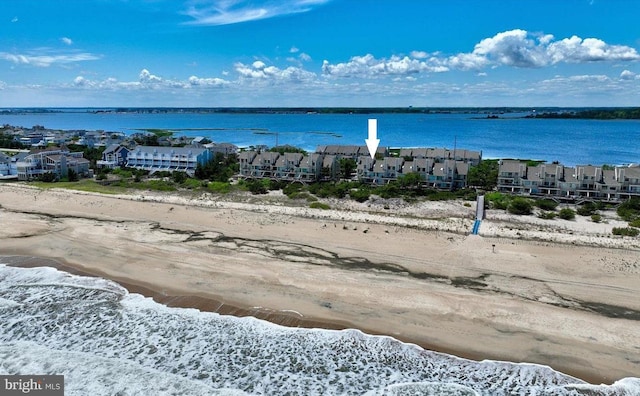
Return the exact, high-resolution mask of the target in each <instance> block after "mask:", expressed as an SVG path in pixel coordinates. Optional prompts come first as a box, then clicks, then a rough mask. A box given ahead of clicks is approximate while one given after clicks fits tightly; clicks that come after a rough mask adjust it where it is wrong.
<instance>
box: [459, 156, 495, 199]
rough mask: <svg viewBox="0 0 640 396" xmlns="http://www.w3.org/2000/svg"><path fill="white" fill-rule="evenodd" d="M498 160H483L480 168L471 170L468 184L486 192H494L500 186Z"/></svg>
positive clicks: (476, 167) (479, 165)
mask: <svg viewBox="0 0 640 396" xmlns="http://www.w3.org/2000/svg"><path fill="white" fill-rule="evenodd" d="M498 167H499V164H498V160H483V161H481V162H480V164H478V166H472V167H471V168H469V174H468V175H467V183H468V185H469V186H472V187H478V188H481V189H483V190H485V191H491V190H493V189H494V188H495V187H496V186H497V184H498Z"/></svg>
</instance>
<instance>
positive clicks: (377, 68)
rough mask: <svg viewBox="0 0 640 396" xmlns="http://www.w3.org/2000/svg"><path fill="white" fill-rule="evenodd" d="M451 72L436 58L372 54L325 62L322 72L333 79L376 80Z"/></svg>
mask: <svg viewBox="0 0 640 396" xmlns="http://www.w3.org/2000/svg"><path fill="white" fill-rule="evenodd" d="M447 70H449V69H448V68H447V67H446V66H444V65H442V64H441V63H440V61H439V60H438V59H436V58H431V59H429V60H427V61H423V60H418V59H415V58H410V57H408V56H405V57H400V56H397V55H393V56H391V57H390V58H389V59H385V58H381V59H377V58H375V57H374V56H373V55H371V54H366V55H364V56H354V57H352V58H351V59H350V60H349V61H348V62H343V63H337V64H331V63H330V62H329V61H327V60H325V61H324V62H323V63H322V72H323V73H324V75H326V76H332V77H361V78H374V77H380V76H388V75H408V74H415V73H420V72H433V73H438V72H444V71H447Z"/></svg>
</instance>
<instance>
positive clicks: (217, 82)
mask: <svg viewBox="0 0 640 396" xmlns="http://www.w3.org/2000/svg"><path fill="white" fill-rule="evenodd" d="M189 84H191V85H192V86H198V87H221V86H223V85H225V84H228V82H227V81H225V80H223V79H222V78H200V77H197V76H191V77H189Z"/></svg>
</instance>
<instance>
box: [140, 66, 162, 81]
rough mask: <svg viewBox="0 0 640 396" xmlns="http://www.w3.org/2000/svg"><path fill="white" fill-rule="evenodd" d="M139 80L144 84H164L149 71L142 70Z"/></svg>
mask: <svg viewBox="0 0 640 396" xmlns="http://www.w3.org/2000/svg"><path fill="white" fill-rule="evenodd" d="M138 80H140V82H141V83H143V84H155V83H161V82H162V78H161V77H158V76H156V75H155V74H151V73H150V72H149V70H147V69H142V70H141V71H140V74H139V75H138Z"/></svg>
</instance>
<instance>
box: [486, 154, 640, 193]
mask: <svg viewBox="0 0 640 396" xmlns="http://www.w3.org/2000/svg"><path fill="white" fill-rule="evenodd" d="M498 190H499V191H502V192H509V193H515V194H530V195H544V196H550V197H558V198H571V199H575V198H594V199H603V200H612V201H616V200H622V199H628V198H630V197H633V196H640V167H639V166H633V167H629V166H618V167H614V168H613V169H610V168H605V167H599V166H592V165H579V166H575V167H567V166H563V165H562V164H539V165H536V166H528V165H527V163H526V162H522V161H518V160H501V161H500V165H499V169H498Z"/></svg>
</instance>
